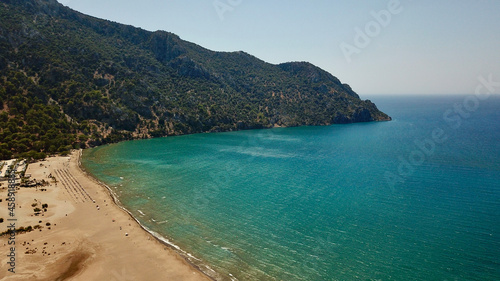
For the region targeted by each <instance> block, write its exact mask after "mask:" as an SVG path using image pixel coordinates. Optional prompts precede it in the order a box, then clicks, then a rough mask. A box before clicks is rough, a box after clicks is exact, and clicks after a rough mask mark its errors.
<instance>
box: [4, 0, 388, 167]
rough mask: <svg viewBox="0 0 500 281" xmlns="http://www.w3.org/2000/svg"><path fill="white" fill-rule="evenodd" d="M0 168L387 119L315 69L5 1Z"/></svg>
mask: <svg viewBox="0 0 500 281" xmlns="http://www.w3.org/2000/svg"><path fill="white" fill-rule="evenodd" d="M0 19H1V20H0V158H3V159H5V158H10V157H13V156H29V157H33V158H43V157H44V156H45V155H46V154H52V153H58V152H59V153H60V152H65V151H68V150H69V149H71V148H78V147H86V146H89V145H90V146H93V145H99V144H102V143H109V142H116V141H120V140H126V139H136V138H149V137H160V136H171V135H180V134H190V133H200V132H220V131H231V130H242V129H253V128H270V127H275V126H299V125H329V124H334V123H351V122H367V121H379V120H389V119H390V118H389V117H388V116H387V115H386V114H384V113H382V112H380V111H379V110H378V109H377V107H376V106H375V105H374V104H373V103H371V102H370V101H363V100H360V98H359V97H358V95H357V94H356V93H355V92H353V90H352V89H351V88H350V87H349V86H348V85H345V84H342V83H341V82H340V81H339V80H338V79H337V78H336V77H334V76H332V75H331V74H329V73H327V72H325V71H323V70H321V69H319V68H318V67H315V66H314V65H312V64H309V63H306V62H293V63H284V64H280V65H273V64H269V63H266V62H264V61H262V60H259V59H257V58H255V57H253V56H251V55H249V54H247V53H244V52H232V53H224V52H214V51H210V50H207V49H205V48H202V47H200V46H198V45H196V44H193V43H190V42H187V41H183V40H181V39H180V38H179V37H178V36H176V35H174V34H172V33H168V32H165V31H157V32H149V31H145V30H142V29H139V28H135V27H132V26H127V25H122V24H117V23H113V22H110V21H106V20H101V19H97V18H93V17H90V16H86V15H83V14H81V13H78V12H76V11H73V10H71V9H69V8H67V7H64V6H63V5H61V4H59V3H58V2H56V1H55V0H25V1H14V0H7V1H6V0H2V2H1V3H0Z"/></svg>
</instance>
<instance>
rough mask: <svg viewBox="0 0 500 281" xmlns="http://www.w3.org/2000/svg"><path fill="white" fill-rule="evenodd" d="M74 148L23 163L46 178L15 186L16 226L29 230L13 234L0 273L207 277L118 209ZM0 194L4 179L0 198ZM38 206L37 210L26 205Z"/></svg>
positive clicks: (2, 243)
mask: <svg viewBox="0 0 500 281" xmlns="http://www.w3.org/2000/svg"><path fill="white" fill-rule="evenodd" d="M81 153H82V150H74V151H72V153H71V154H70V156H55V157H48V158H46V159H45V160H43V161H38V162H35V163H31V164H30V165H29V166H28V172H27V173H28V174H30V175H31V177H32V179H37V180H38V181H39V182H40V181H41V180H44V181H46V182H47V185H45V186H42V187H32V188H24V187H22V188H19V187H18V188H17V191H16V207H15V215H16V217H15V219H16V228H19V227H25V228H26V227H28V226H29V227H30V229H32V231H29V232H25V233H19V232H17V233H15V246H14V248H15V249H14V252H15V273H13V272H10V271H9V270H8V269H9V268H10V266H9V264H7V261H8V259H9V257H8V256H7V255H2V257H0V262H1V264H0V280H2V281H3V280H13V281H15V280H110V281H114V280H186V281H199V280H200V281H202V280H205V281H206V280H215V278H213V277H210V276H209V274H207V273H206V272H204V271H203V268H200V267H199V266H198V265H197V264H194V263H193V262H191V261H190V260H189V259H188V258H187V257H186V256H183V254H182V252H183V251H182V249H180V248H178V247H177V248H178V249H177V248H176V245H175V244H173V243H171V244H169V242H170V241H168V239H165V238H163V237H162V236H161V235H159V234H156V233H155V232H154V231H150V230H149V229H147V228H146V227H145V226H143V225H142V224H141V223H140V222H139V221H138V220H137V219H136V218H135V217H134V216H133V215H132V214H131V213H130V212H129V211H128V210H127V209H126V208H124V207H123V206H122V205H121V204H120V201H119V200H118V198H116V196H115V195H114V194H113V192H112V190H110V189H109V187H108V186H106V185H105V184H104V183H102V182H100V181H99V180H98V179H96V178H95V177H93V176H92V174H90V173H89V172H87V171H86V170H85V169H84V168H83V166H82V165H81ZM6 197H7V188H6V186H5V184H4V185H2V187H1V188H0V198H1V199H4V198H6ZM7 203H8V202H7V201H6V200H2V202H0V218H4V222H3V223H0V232H3V231H5V230H7V226H8V224H7V220H6V219H7V218H10V217H9V213H8V212H9V211H8V205H7ZM42 205H43V206H44V207H42ZM47 206H48V207H47ZM38 207H40V208H42V210H41V211H38V214H37V213H36V212H37V211H33V210H34V209H35V208H36V209H38ZM8 238H9V237H7V235H4V236H2V237H0V251H1V252H5V253H8V252H9V250H10V248H11V247H12V246H13V245H10V244H9V242H10V240H9V239H8ZM185 255H187V256H188V257H191V255H190V254H189V253H186V254H185ZM192 258H194V257H192ZM208 268H209V267H208ZM209 269H210V268H209ZM207 270H208V269H207ZM214 275H215V276H218V275H216V273H215V271H214Z"/></svg>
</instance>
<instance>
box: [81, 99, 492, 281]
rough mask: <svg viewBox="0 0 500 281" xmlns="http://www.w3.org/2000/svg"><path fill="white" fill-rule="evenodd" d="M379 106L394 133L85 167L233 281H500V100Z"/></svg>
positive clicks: (93, 159) (255, 144)
mask: <svg viewBox="0 0 500 281" xmlns="http://www.w3.org/2000/svg"><path fill="white" fill-rule="evenodd" d="M373 101H374V102H375V103H377V105H378V106H379V108H380V109H381V110H383V111H384V112H386V113H388V114H389V115H390V116H392V117H393V119H394V120H393V121H391V122H375V123H364V124H352V125H334V126H328V127H299V128H280V129H270V130H254V131H242V132H232V133H218V134H199V135H189V136H181V137H169V138H160V139H152V140H140V141H129V142H123V143H119V144H114V145H108V146H102V147H99V148H95V149H89V150H85V151H84V157H83V161H82V163H83V165H84V166H85V168H86V169H88V170H89V171H90V172H91V173H93V174H94V175H95V176H96V177H98V178H99V179H100V180H102V181H104V182H105V183H107V184H108V185H109V186H110V187H111V188H112V189H113V190H115V192H116V194H117V195H118V197H119V199H120V201H121V202H122V204H123V205H124V206H125V207H126V208H127V209H129V210H130V211H131V212H132V213H133V214H134V215H135V216H136V217H137V218H138V219H139V220H140V221H141V222H142V223H143V224H144V225H145V226H146V227H148V228H149V229H151V230H153V231H155V232H158V233H160V234H161V235H163V236H165V237H168V238H169V239H171V240H172V241H173V242H174V243H175V244H176V245H178V246H180V247H181V248H182V249H183V250H185V251H186V252H188V253H190V254H192V255H193V256H195V257H196V258H198V259H199V260H198V261H196V260H195V262H198V263H202V264H207V265H209V266H210V267H211V268H213V269H214V270H216V271H217V272H218V273H219V277H218V278H219V279H223V280H231V279H232V278H234V279H237V280H408V279H411V280H499V279H500V262H499V257H500V221H499V220H500V219H499V218H500V184H499V183H500V160H499V156H500V144H499V143H500V142H499V140H500V98H499V97H498V96H492V97H490V98H489V99H488V100H487V101H481V102H480V103H479V106H478V108H477V109H475V108H472V107H471V106H470V104H468V105H469V107H468V108H469V109H475V110H471V111H466V113H468V114H469V115H467V116H466V115H463V116H462V115H458V114H457V113H454V112H453V111H451V113H450V112H449V110H453V109H454V104H455V103H458V104H463V102H464V101H467V98H466V96H452V97H450V96H448V97H376V98H375V99H373ZM466 105H467V104H466ZM443 116H445V117H446V118H445V117H443ZM436 136H439V137H436Z"/></svg>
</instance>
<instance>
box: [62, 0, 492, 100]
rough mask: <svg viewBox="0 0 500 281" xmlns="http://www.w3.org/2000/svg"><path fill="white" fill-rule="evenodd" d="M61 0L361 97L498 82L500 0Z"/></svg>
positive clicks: (445, 90) (466, 90) (466, 89)
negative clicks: (293, 65) (307, 74)
mask: <svg viewBox="0 0 500 281" xmlns="http://www.w3.org/2000/svg"><path fill="white" fill-rule="evenodd" d="M59 2H61V3H63V4H65V5H67V6H69V7H71V8H73V9H75V10H77V11H80V12H82V13H85V14H89V15H92V16H95V17H99V18H105V19H109V20H112V21H116V22H120V23H125V24H130V25H134V26H137V27H141V28H144V29H147V30H151V31H154V30H166V31H170V32H173V33H175V34H177V35H179V36H180V37H181V38H182V39H184V40H188V41H191V42H194V43H196V44H199V45H201V46H203V47H206V48H208V49H211V50H217V51H239V50H242V51H245V52H247V53H250V54H252V55H254V56H256V57H258V58H260V59H262V60H264V61H267V62H270V63H281V62H288V61H309V62H311V63H313V64H315V65H317V66H319V67H321V68H323V69H325V70H327V71H329V72H330V73H332V74H333V75H335V76H337V77H338V78H339V79H340V80H341V81H342V82H344V83H348V84H350V85H351V86H352V87H353V89H354V90H355V91H356V92H358V93H359V94H360V95H361V96H363V95H375V94H455V93H457V94H458V93H459V94H466V93H472V92H473V91H474V89H475V87H476V85H477V84H478V80H477V78H478V76H480V75H482V76H485V77H487V76H488V75H490V74H492V75H493V78H494V80H495V81H500V1H498V0H488V1H487V0H455V1H452V0H438V1H430V0H422V1H411V0H400V1H397V0H380V1H360V0H341V1H332V0H316V1H314V0H313V1H306V0H287V1H283V0H277V1H273V0H268V1H263V0H187V1H186V0H141V1H139V0H59ZM398 3H399V5H397V4H398ZM216 4H217V5H216ZM390 5H393V6H390ZM216 6H217V7H218V8H216ZM389 6H390V7H391V8H389ZM379 11H387V12H382V14H383V15H385V16H386V15H387V14H389V15H390V20H388V18H387V17H384V16H381V19H382V20H379V21H378V22H377V21H376V19H375V17H374V16H373V14H372V13H373V12H375V13H378V12H379ZM367 28H368V29H367ZM357 29H358V30H360V31H361V32H362V33H364V34H365V35H366V36H368V39H369V41H366V40H364V41H363V40H362V37H363V35H359V32H358V31H357ZM356 36H357V37H360V38H361V39H360V38H358V41H355V37H356ZM365 39H366V38H365ZM346 46H347V47H346ZM346 54H348V55H346Z"/></svg>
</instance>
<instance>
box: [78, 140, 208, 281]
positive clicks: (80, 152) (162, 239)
mask: <svg viewBox="0 0 500 281" xmlns="http://www.w3.org/2000/svg"><path fill="white" fill-rule="evenodd" d="M82 156H83V150H82V149H80V150H78V153H77V159H76V161H77V165H78V168H79V169H80V171H81V173H82V174H84V175H85V176H86V177H88V178H89V179H90V180H92V181H94V182H95V183H96V184H98V185H100V186H101V187H103V188H105V189H106V190H107V191H108V193H109V196H110V197H111V199H112V200H113V204H115V205H116V206H117V207H118V208H120V209H121V210H123V211H124V212H126V213H127V214H128V215H129V216H130V217H131V218H132V219H133V220H134V221H135V222H136V223H137V224H138V225H139V226H140V227H141V228H142V229H143V230H144V231H145V232H147V233H148V234H149V235H151V236H152V237H154V238H155V239H156V240H157V241H158V242H160V243H162V244H163V245H165V246H168V247H169V248H170V249H172V250H173V251H175V252H176V253H177V254H179V255H180V256H181V257H182V258H183V259H184V260H186V262H187V263H189V264H190V265H191V266H192V267H194V268H195V269H196V270H198V271H200V272H201V273H203V274H204V275H205V276H206V277H208V278H210V280H212V281H217V279H216V278H215V277H214V276H211V275H209V274H207V272H205V271H204V270H203V269H202V268H200V266H199V265H197V264H195V263H194V262H192V261H191V260H190V258H193V259H196V260H199V259H198V258H196V257H194V256H193V255H191V254H189V253H188V252H186V251H184V250H183V249H182V248H181V247H179V246H177V245H176V244H174V243H172V242H170V240H169V239H168V238H166V237H164V236H162V235H161V234H159V233H157V232H155V231H153V230H151V229H149V228H147V227H146V226H145V225H143V224H142V223H141V222H140V221H139V219H137V218H136V217H135V216H134V215H133V214H132V212H130V211H129V210H128V209H127V208H126V207H125V206H123V205H122V203H121V202H120V199H119V198H118V196H117V195H116V194H115V193H114V192H113V190H112V189H111V188H110V187H109V186H108V185H107V184H106V183H104V182H102V181H100V180H99V179H98V178H97V177H95V176H94V175H93V174H92V173H90V172H89V171H87V170H86V169H85V167H84V166H83V164H82V162H81V158H82ZM205 266H206V267H207V269H208V270H210V271H212V272H213V273H214V274H217V272H216V271H215V270H213V269H212V268H210V267H208V266H207V265H205Z"/></svg>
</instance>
